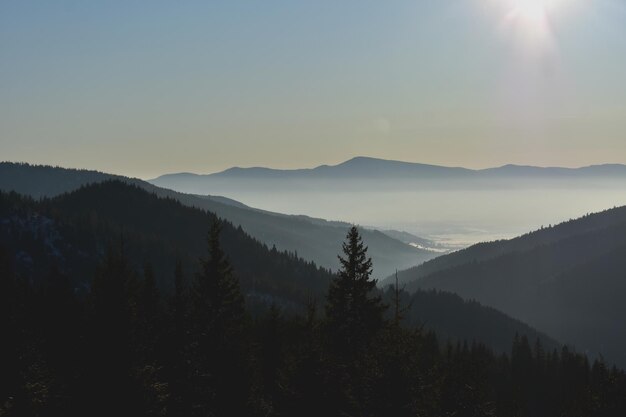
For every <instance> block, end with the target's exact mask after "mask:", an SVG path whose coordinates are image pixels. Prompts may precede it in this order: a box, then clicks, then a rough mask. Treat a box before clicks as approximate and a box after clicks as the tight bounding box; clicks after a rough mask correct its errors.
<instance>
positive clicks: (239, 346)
mask: <svg viewBox="0 0 626 417" xmlns="http://www.w3.org/2000/svg"><path fill="white" fill-rule="evenodd" d="M220 231H221V225H220V222H219V220H218V219H214V221H213V224H212V226H211V230H210V232H209V238H208V243H209V250H208V257H207V258H205V259H201V260H200V271H199V272H198V274H196V278H195V281H194V284H193V287H192V293H191V298H192V299H191V312H190V319H191V323H192V326H193V327H192V329H191V335H190V339H191V340H190V343H191V344H190V349H191V358H192V359H191V360H192V364H191V366H192V368H193V371H194V376H193V377H192V379H193V389H194V393H193V397H195V398H194V400H193V401H194V404H193V405H192V407H193V408H194V409H195V412H197V414H198V415H212V414H213V415H227V414H230V415H239V414H240V413H243V410H244V409H245V407H246V405H247V394H248V392H247V391H248V390H247V387H246V384H247V383H248V381H249V376H248V375H246V374H245V372H246V369H245V368H246V364H245V362H246V355H245V353H244V350H245V348H244V341H243V325H244V318H245V309H244V300H243V296H242V294H241V291H240V288H239V282H238V281H237V278H236V277H235V275H234V273H233V269H232V267H231V265H230V263H229V261H228V259H227V257H226V254H225V253H224V251H223V250H222V248H221V245H220Z"/></svg>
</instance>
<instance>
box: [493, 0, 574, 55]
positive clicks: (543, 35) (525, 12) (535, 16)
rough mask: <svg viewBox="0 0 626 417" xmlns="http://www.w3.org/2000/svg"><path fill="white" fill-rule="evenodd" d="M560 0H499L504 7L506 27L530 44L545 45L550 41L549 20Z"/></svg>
mask: <svg viewBox="0 0 626 417" xmlns="http://www.w3.org/2000/svg"><path fill="white" fill-rule="evenodd" d="M561 1H562V0H501V3H500V4H501V6H502V7H504V8H505V13H506V17H505V21H504V22H503V23H504V24H505V26H506V27H509V29H512V30H513V32H514V33H515V35H516V36H517V37H519V39H520V40H522V41H524V42H526V43H529V44H530V45H538V44H539V45H547V44H549V43H550V42H551V41H552V28H551V24H550V21H551V19H552V18H553V17H554V14H555V13H556V12H557V9H558V6H559V3H561Z"/></svg>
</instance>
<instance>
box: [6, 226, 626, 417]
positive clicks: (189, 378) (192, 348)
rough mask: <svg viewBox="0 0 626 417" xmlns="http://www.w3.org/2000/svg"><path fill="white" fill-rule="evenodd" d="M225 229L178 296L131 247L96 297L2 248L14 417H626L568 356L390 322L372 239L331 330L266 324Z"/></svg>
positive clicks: (350, 265) (609, 383)
mask: <svg viewBox="0 0 626 417" xmlns="http://www.w3.org/2000/svg"><path fill="white" fill-rule="evenodd" d="M219 228H220V226H219V223H216V222H214V223H213V226H212V227H211V231H210V233H209V235H208V238H207V237H206V231H205V233H204V234H205V248H204V251H203V252H204V253H203V255H202V256H201V257H200V260H199V261H198V263H197V264H196V266H195V268H194V271H195V273H191V271H188V272H187V273H186V275H187V276H188V277H189V280H183V279H182V277H181V275H183V274H185V272H184V271H183V270H182V269H181V266H180V264H179V263H175V264H173V265H172V267H171V268H170V269H169V270H168V273H169V274H170V275H171V278H172V280H173V281H174V282H175V285H174V287H175V288H174V291H173V292H170V293H169V295H166V294H165V293H164V292H163V291H161V290H159V287H158V286H156V283H155V281H154V277H153V267H152V266H151V265H149V264H148V265H145V266H144V267H143V270H142V271H140V270H138V269H137V268H135V267H133V265H132V261H131V260H130V259H129V258H128V256H127V251H126V247H125V245H124V243H123V242H120V243H119V244H118V246H116V247H111V248H110V249H108V250H107V251H106V253H105V255H104V256H103V258H102V259H101V261H100V262H99V264H98V267H97V269H96V272H95V275H94V276H93V278H92V281H91V282H92V284H91V285H90V286H89V290H88V292H87V293H85V294H82V295H81V294H77V292H76V291H74V289H73V288H72V285H71V283H70V280H69V279H68V278H67V276H65V275H64V274H63V273H62V272H61V271H59V270H58V269H54V268H53V269H51V270H50V271H49V274H48V276H47V277H46V280H45V281H42V282H40V283H39V284H34V283H32V282H29V281H28V280H24V279H23V278H21V277H18V276H17V275H16V274H15V272H14V268H13V266H14V265H13V264H14V262H13V261H14V260H13V259H12V258H11V256H9V254H8V253H7V251H6V250H5V249H4V248H0V290H1V291H0V297H1V298H0V306H2V309H3V314H2V315H1V316H0V320H1V321H2V323H1V324H2V329H5V330H4V336H5V337H4V338H3V340H4V343H2V344H1V345H0V368H1V369H2V370H3V372H2V373H0V414H1V415H3V416H56V415H64V416H84V415H93V416H110V415H129V416H131V415H132V416H154V415H161V416H196V415H197V416H210V415H216V416H217V415H219V416H222V415H237V416H293V415H303V416H320V415H329V416H334V415H360V416H389V415H393V416H414V415H442V416H445V415H449V416H452V415H455V416H491V415H493V416H505V417H506V416H533V417H534V416H554V415H567V416H581V417H582V416H585V417H587V416H622V415H624V413H625V412H626V376H625V375H624V373H623V372H622V371H619V370H617V369H615V368H611V367H609V366H607V365H606V364H604V363H603V362H601V361H594V362H593V363H589V361H588V360H587V358H586V357H585V356H583V355H580V354H576V353H575V352H572V351H571V350H569V349H568V348H566V347H563V348H561V349H558V350H556V349H551V348H546V347H544V346H543V345H542V344H541V342H540V341H537V342H534V341H532V340H528V338H527V337H526V336H517V335H516V336H515V337H514V339H513V341H512V347H511V349H510V352H509V353H508V354H495V353H493V351H492V350H490V349H489V348H487V347H485V346H484V345H481V344H475V343H472V344H470V343H467V342H459V343H455V344H449V343H448V344H445V343H443V344H442V343H440V342H439V341H438V339H437V336H436V335H435V334H434V333H432V332H426V331H423V330H420V329H415V328H411V327H410V326H403V325H401V324H400V323H399V322H398V321H397V320H388V319H386V318H385V316H384V315H383V311H384V309H385V304H384V303H383V302H382V300H381V299H380V298H379V295H377V292H376V291H372V290H373V281H371V279H370V278H369V272H368V271H369V268H370V265H369V260H368V259H367V254H366V250H365V248H364V247H363V246H360V245H359V244H358V242H359V239H358V236H357V237H355V236H352V237H350V236H349V237H348V242H347V244H346V246H345V247H344V248H345V253H344V254H343V255H342V256H343V257H344V260H345V262H344V263H343V265H344V267H343V268H342V269H341V270H340V272H339V274H338V275H336V276H335V277H334V278H333V283H332V286H331V289H330V290H329V291H328V293H327V295H328V297H327V298H326V302H325V303H326V308H325V312H326V314H325V315H320V314H318V312H317V308H316V306H315V304H313V303H310V304H309V308H308V309H307V310H306V311H305V312H303V313H301V314H296V315H291V314H285V313H284V312H283V310H282V309H281V308H280V307H279V306H276V305H274V306H272V307H271V308H270V309H269V310H267V311H266V312H265V313H262V314H259V315H257V316H256V317H251V316H250V315H249V314H248V313H247V312H246V310H245V301H244V297H243V296H242V293H241V292H240V286H239V282H238V280H237V279H236V277H235V275H234V274H233V269H232V266H231V264H230V263H229V261H228V257H227V255H226V253H225V252H224V251H223V249H222V246H221V243H220V242H221V241H220V239H219V236H218V234H219ZM350 239H352V240H353V241H354V242H357V244H356V245H354V244H350ZM184 282H187V283H186V284H183V283H184ZM333 288H334V289H333ZM342 299H350V300H354V301H355V302H354V303H352V304H350V307H349V311H348V312H346V311H344V308H343V307H342V306H338V305H337V302H338V301H339V300H342ZM396 301H397V302H401V300H398V299H396ZM344 313H346V314H344ZM337 331H339V332H340V334H337ZM347 334H350V335H351V336H350V337H349V338H346V337H343V336H345V335H347Z"/></svg>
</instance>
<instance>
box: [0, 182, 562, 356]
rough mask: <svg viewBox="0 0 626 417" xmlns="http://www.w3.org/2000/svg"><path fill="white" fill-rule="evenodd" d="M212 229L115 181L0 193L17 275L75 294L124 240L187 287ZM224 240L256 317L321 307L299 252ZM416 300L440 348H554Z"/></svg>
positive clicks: (480, 312)
mask: <svg viewBox="0 0 626 417" xmlns="http://www.w3.org/2000/svg"><path fill="white" fill-rule="evenodd" d="M210 221H211V214H210V213H209V214H207V213H206V212H204V211H202V210H199V209H195V208H190V207H186V206H184V205H182V204H181V203H179V202H177V201H176V200H174V199H168V198H159V197H157V196H156V195H154V194H151V193H149V192H147V191H145V190H142V189H140V188H138V187H136V186H132V185H128V184H125V183H122V182H119V181H106V182H102V183H98V184H93V185H89V186H85V187H82V188H80V189H79V190H76V191H74V192H71V193H68V194H63V195H61V196H58V197H55V198H52V199H45V200H42V201H39V202H37V201H34V200H31V199H28V198H25V197H22V196H19V195H17V194H15V193H12V194H7V193H2V192H0V224H2V225H3V227H2V229H1V231H0V245H1V246H3V247H5V248H6V249H8V253H9V254H10V257H11V258H12V259H13V263H14V264H15V267H16V270H17V272H18V274H19V276H21V277H23V279H29V280H32V281H34V282H41V281H42V280H46V279H47V276H48V273H49V270H50V269H51V268H53V267H56V268H59V270H60V271H61V272H62V273H64V274H67V275H68V276H69V277H70V278H71V280H72V282H73V285H74V287H75V288H76V289H77V290H78V291H81V289H86V288H88V286H89V285H90V282H91V279H92V277H93V275H94V272H95V270H96V265H97V264H98V262H99V261H100V259H101V258H102V257H103V256H104V253H105V252H106V248H107V246H109V245H113V246H116V245H119V242H120V236H123V239H124V251H125V253H126V254H127V256H128V257H129V258H130V259H131V261H132V262H133V266H134V267H135V268H137V269H139V270H141V269H142V268H143V266H144V265H145V263H146V262H149V263H150V264H151V265H152V266H153V270H154V273H155V275H156V278H157V282H158V283H159V284H160V287H161V288H163V289H164V290H166V291H170V290H171V288H172V285H173V279H174V264H175V260H176V258H180V259H182V261H183V265H184V267H183V269H184V271H185V275H186V277H187V280H189V279H190V277H191V275H192V274H193V273H194V272H195V271H196V270H197V267H198V264H197V262H198V259H199V258H200V257H201V256H204V255H205V251H206V245H207V243H206V238H207V230H208V228H209V224H210ZM221 241H222V246H223V249H224V251H225V252H226V253H227V255H228V257H229V259H230V261H231V263H232V265H233V267H234V269H235V273H236V275H237V276H238V277H239V279H240V282H241V286H242V290H243V291H244V293H245V295H246V299H247V303H248V305H249V307H251V309H252V311H258V310H259V309H260V308H267V306H268V305H270V304H273V303H276V304H277V305H279V306H281V308H283V309H284V310H285V311H294V310H295V311H298V310H302V309H303V307H304V306H305V304H306V302H307V300H309V299H311V298H312V299H314V300H317V301H318V302H319V303H321V302H322V301H323V300H324V297H325V295H326V290H327V286H328V282H329V280H330V278H331V274H330V272H329V271H326V270H323V269H319V268H317V267H316V266H315V265H313V264H312V263H310V262H306V261H304V260H302V259H301V258H298V257H297V256H295V255H294V254H293V253H284V252H279V251H277V250H276V249H273V248H272V249H270V248H268V247H267V246H265V245H263V244H262V243H260V242H258V241H256V240H254V239H252V238H251V237H250V236H248V235H247V234H246V233H245V232H244V231H243V230H242V229H241V228H237V227H234V226H233V225H232V224H230V223H228V222H225V223H224V225H223V228H222V235H221ZM366 243H367V242H366ZM406 296H407V297H408V295H406ZM412 297H413V303H412V305H411V310H410V311H409V312H408V313H407V315H408V317H407V318H408V319H409V321H410V322H412V323H415V324H424V325H425V326H426V327H427V328H429V329H433V330H435V331H437V332H440V333H441V335H442V336H443V337H444V339H447V338H451V339H454V340H465V339H467V340H475V341H479V342H484V343H486V344H488V345H490V346H493V348H494V349H497V350H502V351H505V350H507V349H508V347H509V344H510V339H511V335H514V334H515V333H519V334H527V335H528V336H529V337H530V338H531V339H533V338H535V337H539V338H540V339H542V342H543V343H544V345H545V346H552V345H553V343H554V342H552V341H551V340H550V339H549V338H548V337H546V336H544V335H542V334H540V333H538V332H536V331H535V330H533V329H531V328H530V327H528V326H526V325H524V324H523V323H520V322H518V321H516V320H513V319H511V318H510V317H507V316H506V315H504V314H502V313H500V312H498V311H495V310H493V309H489V308H485V307H482V306H480V305H478V304H477V303H467V302H464V301H462V300H461V299H460V298H459V297H457V296H454V295H451V294H447V295H446V294H441V293H419V294H418V295H414V296H412ZM408 302H409V300H407V304H408Z"/></svg>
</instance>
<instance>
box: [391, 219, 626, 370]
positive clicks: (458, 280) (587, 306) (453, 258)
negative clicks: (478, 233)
mask: <svg viewBox="0 0 626 417" xmlns="http://www.w3.org/2000/svg"><path fill="white" fill-rule="evenodd" d="M399 280H400V281H401V282H403V283H404V285H406V289H407V290H408V291H414V290H417V289H438V290H443V291H450V292H453V293H456V294H458V295H460V296H461V297H464V298H466V299H474V300H477V301H479V302H480V303H482V304H484V305H488V306H491V307H494V308H496V309H498V310H500V311H503V312H505V313H507V314H509V315H511V316H512V317H515V318H517V319H519V320H522V321H524V322H526V323H529V324H530V325H532V326H534V327H536V328H537V329H539V330H541V331H544V332H546V333H547V334H549V335H551V336H554V337H556V338H557V339H559V340H561V341H563V342H566V343H572V344H574V345H575V346H577V347H578V348H579V349H582V350H584V351H586V352H588V353H591V354H594V355H598V354H599V355H603V356H604V357H605V358H606V359H608V360H610V361H613V362H617V363H618V364H620V365H621V366H626V332H625V331H624V330H623V318H624V317H626V302H625V300H626V207H619V208H614V209H610V210H606V211H604V212H601V213H596V214H591V215H587V216H584V217H582V218H579V219H576V220H570V221H568V222H565V223H562V224H559V225H557V226H553V227H548V228H543V229H541V230H537V231H535V232H532V233H528V234H526V235H524V236H520V237H518V238H515V239H511V240H502V241H495V242H489V243H481V244H477V245H474V246H471V247H469V248H467V249H464V250H461V251H458V252H454V253H451V254H448V255H444V256H441V257H439V258H436V259H433V260H431V261H428V262H426V263H424V264H422V265H420V266H418V267H414V268H411V269H409V270H407V271H402V272H400V273H399ZM392 282H393V277H389V278H388V279H387V280H385V283H392Z"/></svg>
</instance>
